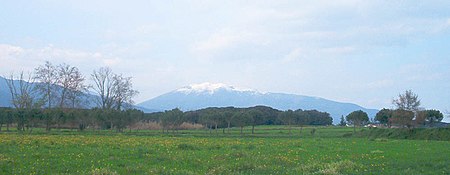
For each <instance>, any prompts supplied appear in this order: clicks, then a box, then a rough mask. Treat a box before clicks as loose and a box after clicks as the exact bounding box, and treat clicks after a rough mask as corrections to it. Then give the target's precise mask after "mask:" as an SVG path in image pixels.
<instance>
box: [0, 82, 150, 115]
mask: <svg viewBox="0 0 450 175" xmlns="http://www.w3.org/2000/svg"><path fill="white" fill-rule="evenodd" d="M15 81H17V80H15ZM15 84H18V82H17V83H15ZM35 85H36V83H34V84H32V85H31V86H33V87H34V86H35ZM96 98H99V97H98V96H96V95H93V94H92V93H86V94H85V95H84V98H83V100H82V101H83V106H82V107H83V108H94V107H96V106H97V104H96ZM0 107H13V105H12V104H11V94H10V92H9V88H8V85H7V84H6V81H5V78H3V77H1V76H0ZM134 108H136V109H139V110H142V111H144V112H156V111H157V110H151V109H147V108H145V107H140V106H134Z"/></svg>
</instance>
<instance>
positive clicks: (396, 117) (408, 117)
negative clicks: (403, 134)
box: [391, 109, 414, 128]
mask: <svg viewBox="0 0 450 175" xmlns="http://www.w3.org/2000/svg"><path fill="white" fill-rule="evenodd" d="M413 118H414V112H412V111H409V110H404V109H397V110H395V111H394V112H393V113H392V117H391V122H392V124H396V125H399V126H401V127H405V126H406V127H408V128H410V127H411V126H412V121H413Z"/></svg>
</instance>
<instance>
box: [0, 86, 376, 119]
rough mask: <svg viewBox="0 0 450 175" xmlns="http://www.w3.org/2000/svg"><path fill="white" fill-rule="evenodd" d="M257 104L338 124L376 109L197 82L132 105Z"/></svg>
mask: <svg viewBox="0 0 450 175" xmlns="http://www.w3.org/2000/svg"><path fill="white" fill-rule="evenodd" d="M33 86H34V85H33ZM85 98H86V99H85V101H87V102H88V103H87V104H86V106H85V107H86V108H92V107H94V106H95V103H94V101H95V98H98V97H96V96H95V95H92V94H86V96H85ZM257 105H264V106H269V107H272V108H275V109H278V110H288V109H292V110H296V109H303V110H311V109H316V110H319V111H323V112H328V113H330V115H331V117H332V118H333V123H338V122H339V121H340V117H341V116H346V115H347V114H349V113H350V112H352V111H355V110H362V111H365V112H367V113H368V114H369V117H370V118H373V117H374V116H375V114H376V113H377V112H378V110H376V109H367V108H364V107H361V106H359V105H356V104H352V103H342V102H336V101H332V100H327V99H324V98H319V97H310V96H303V95H296V94H286V93H270V92H267V93H263V92H259V91H256V90H252V89H246V88H236V87H233V86H230V85H226V84H221V83H216V84H214V83H201V84H193V85H189V86H185V87H182V88H179V89H176V90H174V91H171V92H168V93H165V94H162V95H160V96H157V97H155V98H153V99H150V100H147V101H144V102H142V103H139V104H137V105H136V106H135V108H137V109H140V110H143V111H144V112H157V111H164V110H170V109H173V108H180V109H181V110H184V111H188V110H198V109H203V108H207V107H229V106H233V107H252V106H257ZM0 106H1V107H11V106H12V105H11V96H10V94H9V92H8V87H7V85H6V81H5V79H4V78H3V77H0Z"/></svg>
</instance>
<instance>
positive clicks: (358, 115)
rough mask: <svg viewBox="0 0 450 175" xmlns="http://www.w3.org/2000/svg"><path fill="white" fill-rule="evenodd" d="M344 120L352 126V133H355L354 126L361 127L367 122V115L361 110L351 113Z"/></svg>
mask: <svg viewBox="0 0 450 175" xmlns="http://www.w3.org/2000/svg"><path fill="white" fill-rule="evenodd" d="M345 118H346V120H347V122H348V123H350V124H353V132H356V126H361V125H363V124H364V123H366V122H368V121H369V117H368V115H367V113H366V112H364V111H361V110H357V111H353V112H351V113H350V114H348V115H347V116H346V117H345Z"/></svg>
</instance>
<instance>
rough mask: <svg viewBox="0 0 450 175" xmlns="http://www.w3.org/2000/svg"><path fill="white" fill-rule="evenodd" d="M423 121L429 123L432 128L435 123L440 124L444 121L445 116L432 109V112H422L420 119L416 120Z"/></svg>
mask: <svg viewBox="0 0 450 175" xmlns="http://www.w3.org/2000/svg"><path fill="white" fill-rule="evenodd" d="M421 119H422V120H423V123H427V124H429V125H430V126H433V123H436V122H440V121H442V119H444V114H442V113H441V111H439V110H435V109H430V110H424V111H420V112H419V115H418V117H416V120H421Z"/></svg>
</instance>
